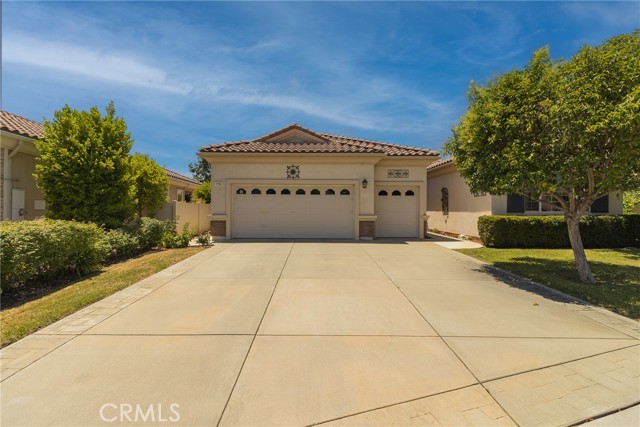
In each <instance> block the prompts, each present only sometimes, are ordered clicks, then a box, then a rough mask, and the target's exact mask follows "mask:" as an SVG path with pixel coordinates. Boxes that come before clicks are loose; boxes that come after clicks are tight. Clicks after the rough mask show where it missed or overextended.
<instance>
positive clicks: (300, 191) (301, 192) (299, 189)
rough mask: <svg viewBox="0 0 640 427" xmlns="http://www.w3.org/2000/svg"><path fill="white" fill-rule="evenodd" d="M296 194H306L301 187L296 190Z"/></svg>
mask: <svg viewBox="0 0 640 427" xmlns="http://www.w3.org/2000/svg"><path fill="white" fill-rule="evenodd" d="M296 194H307V193H306V192H305V191H304V190H303V189H302V188H298V189H297V190H296Z"/></svg>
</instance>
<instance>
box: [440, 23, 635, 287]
mask: <svg viewBox="0 0 640 427" xmlns="http://www.w3.org/2000/svg"><path fill="white" fill-rule="evenodd" d="M468 97H469V107H468V110H467V112H466V113H465V115H464V116H463V118H462V119H461V121H460V123H459V124H458V125H457V126H455V127H454V129H453V136H452V137H451V138H450V139H449V141H448V142H447V143H446V144H445V151H446V152H448V153H450V154H453V155H454V156H455V158H456V165H457V168H458V170H459V172H460V174H461V175H462V176H463V177H464V178H465V180H466V182H467V183H468V184H469V186H470V187H471V191H473V192H477V191H484V192H489V193H491V194H496V195H501V194H508V193H513V192H519V193H522V194H525V193H526V194H533V195H534V197H541V195H542V194H543V193H546V194H550V195H551V196H552V197H553V200H554V202H555V204H556V205H557V206H559V208H560V209H561V211H562V212H563V213H564V218H565V221H566V223H567V228H568V232H569V240H570V241H571V246H572V248H573V252H574V257H575V261H576V266H577V269H578V273H579V276H580V279H581V280H582V281H583V282H589V283H592V282H594V281H595V279H594V277H593V275H592V273H591V269H590V267H589V264H588V262H587V258H586V255H585V252H584V247H583V244H582V239H581V236H580V229H579V221H580V218H581V217H582V216H583V215H584V214H585V213H586V212H587V211H588V210H589V207H590V206H591V204H592V203H593V202H594V201H595V200H596V199H598V198H599V197H601V196H604V195H606V194H608V193H609V192H612V191H626V190H630V189H637V188H638V186H639V184H640V33H638V32H635V33H634V34H625V35H620V36H616V37H613V38H611V39H609V40H607V41H606V42H605V43H604V44H603V45H601V46H596V47H590V46H584V47H583V48H581V49H580V50H579V52H578V53H577V54H576V55H575V56H574V57H572V58H571V59H570V60H568V61H554V60H551V59H550V58H549V51H548V49H547V48H543V49H540V50H538V51H537V52H535V54H534V55H533V57H532V58H531V60H530V62H529V63H528V65H527V66H526V67H525V68H524V69H522V70H514V71H511V72H508V73H506V74H504V75H502V76H500V77H498V78H496V79H494V80H492V81H490V82H488V84H487V85H486V86H484V87H481V86H479V85H476V84H475V83H473V82H472V83H471V87H470V91H469V94H468Z"/></svg>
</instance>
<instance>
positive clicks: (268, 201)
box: [231, 185, 355, 239]
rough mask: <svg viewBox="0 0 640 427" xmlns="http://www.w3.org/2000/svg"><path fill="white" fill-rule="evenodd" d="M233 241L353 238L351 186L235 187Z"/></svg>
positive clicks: (352, 195) (232, 224) (233, 190)
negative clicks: (244, 239) (248, 239)
mask: <svg viewBox="0 0 640 427" xmlns="http://www.w3.org/2000/svg"><path fill="white" fill-rule="evenodd" d="M232 192H233V194H232V198H233V203H232V219H231V235H232V237H233V238H236V239H241V238H343V239H353V238H354V223H355V218H354V194H353V193H354V189H353V186H351V185H342V186H331V185H323V186H320V185H299V186H297V185H290V186H285V185H281V186H251V185H246V186H245V185H243V186H234V187H233V188H232Z"/></svg>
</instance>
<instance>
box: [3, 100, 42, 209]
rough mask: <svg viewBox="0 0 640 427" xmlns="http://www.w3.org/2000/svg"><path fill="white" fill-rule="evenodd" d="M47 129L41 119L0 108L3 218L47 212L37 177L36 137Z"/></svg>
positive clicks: (40, 135)
mask: <svg viewBox="0 0 640 427" xmlns="http://www.w3.org/2000/svg"><path fill="white" fill-rule="evenodd" d="M43 131H44V126H43V125H42V124H41V123H38V122H34V121H33V120H29V119H27V118H24V117H21V116H18V115H16V114H12V113H9V112H8V111H0V151H1V153H0V176H2V185H0V220H3V221H5V220H14V221H19V220H24V219H27V220H29V219H37V218H41V217H43V216H44V215H45V213H46V204H45V201H44V194H42V191H40V189H39V188H38V186H37V185H36V182H35V179H34V178H33V173H34V172H35V167H36V156H38V154H39V153H38V149H37V148H36V146H35V144H34V140H36V139H38V138H40V137H42V132H43Z"/></svg>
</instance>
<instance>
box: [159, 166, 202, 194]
mask: <svg viewBox="0 0 640 427" xmlns="http://www.w3.org/2000/svg"><path fill="white" fill-rule="evenodd" d="M164 171H165V173H166V174H167V177H168V178H169V189H168V190H167V201H169V202H172V201H174V200H175V201H177V202H191V195H192V194H193V191H194V190H195V189H196V188H197V187H198V186H199V185H200V184H202V183H201V182H200V181H198V180H196V179H193V178H189V177H188V176H184V175H181V174H179V173H178V172H174V171H172V170H169V169H167V168H164Z"/></svg>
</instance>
